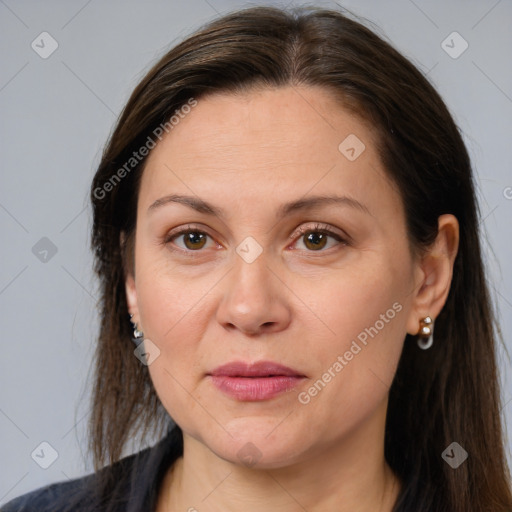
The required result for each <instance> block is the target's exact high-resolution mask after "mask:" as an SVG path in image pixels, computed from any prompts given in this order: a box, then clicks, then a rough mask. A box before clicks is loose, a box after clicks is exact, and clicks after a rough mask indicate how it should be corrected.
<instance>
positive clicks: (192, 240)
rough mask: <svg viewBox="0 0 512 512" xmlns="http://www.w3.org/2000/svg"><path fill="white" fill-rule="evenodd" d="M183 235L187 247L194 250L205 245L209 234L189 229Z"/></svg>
mask: <svg viewBox="0 0 512 512" xmlns="http://www.w3.org/2000/svg"><path fill="white" fill-rule="evenodd" d="M181 236H183V242H184V244H185V247H186V248H187V249H190V250H191V251H194V250H197V249H202V248H203V247H204V245H205V244H206V237H207V236H208V235H206V234H205V233H200V232H199V231H187V232H186V233H184V234H182V235H181Z"/></svg>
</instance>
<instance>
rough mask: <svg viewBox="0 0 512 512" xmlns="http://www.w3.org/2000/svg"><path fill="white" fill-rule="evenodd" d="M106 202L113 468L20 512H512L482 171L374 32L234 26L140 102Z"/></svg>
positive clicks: (99, 233) (198, 42) (176, 57)
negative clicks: (475, 169)
mask: <svg viewBox="0 0 512 512" xmlns="http://www.w3.org/2000/svg"><path fill="white" fill-rule="evenodd" d="M91 198H92V202H93V209H94V225H93V232H92V245H93V248H94V251H95V257H96V271H97V273H98V276H99V278H100V281H101V285H102V323H101V331H100V335H99V340H98V347H97V357H96V382H95V390H94V408H93V414H92V419H91V424H90V426H91V448H92V450H93V454H94V457H95V464H96V469H97V471H96V473H94V474H93V475H90V476H88V477H84V478H80V479H77V480H74V481H71V482H66V483H60V484H54V485H52V486H50V487H48V488H45V489H42V490H39V491H35V492H34V493H31V494H29V495H26V496H24V497H21V498H19V499H18V500H14V501H13V502H11V503H10V504H8V505H7V506H6V507H5V508H4V510H5V511H6V512H7V511H15V510H17V511H21V510H53V511H55V510H58V511H64V510H75V511H76V510H84V511H85V510H101V511H117V510H123V511H140V510H155V511H158V512H163V511H178V510H188V511H194V510H198V511H210V510H212V511H213V510H215V511H217V510H222V511H229V510H244V511H253V510H280V511H296V510H307V511H309V512H314V511H317V510H336V511H353V510H365V511H366V510H368V511H370V510H371V511H381V512H388V511H389V512H391V511H393V512H411V511H414V512H421V511H424V512H427V511H429V512H430V511H436V512H437V511H439V512H440V511H451V512H467V511H470V510H471V511H472V510H474V511H479V512H480V511H493V512H499V511H506V510H512V495H511V489H510V482H509V480H510V479H509V472H508V468H507V464H506V459H505V454H504V447H503V438H502V430H501V429H502V427H501V424H500V416H499V409H500V400H499V389H498V380H497V376H496V362H495V356H494V354H495V330H494V329H495V328H494V324H493V317H492V312H491V307H490V301H489V296H488V292H487V288H486V282H485V277H484V272H483V265H482V260H481V251H480V244H479V238H478V216H477V207H476V200H475V193H474V187H473V178H472V173H471V166H470V162H469V158H468V155H467V152H466V149H465V147H464V144H463V141H462V139H461V137H460V134H459V132H458V130H457V127H456V126H455V124H454V122H453V120H452V118H451V116H450V114H449V112H448V110H447V108H446V106H445V105H444V103H443V102H442V100H441V99H440V97H439V95H438V94H437V93H436V92H435V91H434V89H433V88H432V86H431V85H430V84H429V83H428V82H427V80H426V79H425V78H424V76H423V75H422V74H421V73H420V72H419V71H418V70H417V69H416V68H415V67H414V66H413V65H412V64H411V63H410V62H408V61H407V60H406V59H405V58H404V57H402V56H401V55H399V54H398V53H397V52H396V51H395V50H394V49H393V48H392V47H390V46H389V45H388V44H387V43H385V42H384V41H382V40H381V39H380V38H379V37H377V36H376V35H375V34H373V33H372V32H371V31H369V30H368V29H366V28H364V27H363V26H362V25H360V24H359V23H357V22H355V21H353V20H351V19H349V18H347V17H345V16H343V15H342V14H340V13H337V12H333V11H326V10H318V9H302V10H298V11H294V12H292V13H290V12H286V11H283V10H279V9H274V8H253V9H248V10H245V11H240V12H237V13H233V14H231V15H228V16H225V17H223V18H220V19H218V20H215V21H214V22H212V23H210V24H209V25H208V26H206V27H205V28H204V29H202V30H201V31H199V32H197V33H196V34H194V35H193V36H191V37H189V38H188V39H187V40H185V41H184V42H182V43H181V44H179V45H178V46H176V47H175V48H173V49H172V50H171V51H169V52H168V53H167V54H166V55H165V56H164V57H163V58H162V59H161V60H160V61H159V62H158V63H157V64H156V65H155V66H154V67H153V68H152V69H151V70H150V71H149V73H148V74H147V76H146V77H145V78H144V79H143V80H142V82H141V83H140V84H139V85H138V86H137V88H136V89H135V91H134V92H133V94H132V96H131V98H130V100H129V101H128V104H127V105H126V108H125V109H124V112H123V114H122V115H121V118H120V120H119V122H118V124H117V127H116V129H115V131H114V133H113V135H112V137H111V139H110V141H109V143H108V145H107V147H106V149H105V152H104V155H103V158H102V161H101V163H100V166H99V169H98V171H97V173H96V175H95V178H94V181H93V184H92V188H91ZM434 327H435V329H434ZM130 337H132V338H133V341H134V342H135V346H134V345H132V344H131V342H130ZM171 418H172V420H173V422H174V423H175V424H174V423H172V422H171ZM166 430H167V433H166V434H165V435H163V433H164V432H165V431H166ZM155 432H156V433H157V434H158V433H160V435H162V440H161V441H160V442H159V443H158V444H156V445H155V446H154V447H152V448H148V449H145V450H142V451H140V452H138V453H136V454H135V455H131V456H129V457H123V451H124V449H125V448H126V445H127V443H128V442H129V441H130V440H131V439H133V436H134V435H135V434H136V433H141V434H143V435H144V434H148V433H155ZM491 453H492V458H491V457H490V456H489V454H491ZM104 465H105V467H103V468H102V466H104ZM100 468H102V469H100Z"/></svg>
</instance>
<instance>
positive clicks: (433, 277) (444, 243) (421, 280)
mask: <svg viewBox="0 0 512 512" xmlns="http://www.w3.org/2000/svg"><path fill="white" fill-rule="evenodd" d="M458 248H459V222H458V221H457V218H456V217H455V216H454V215H451V214H445V215H441V216H440V217H439V219H438V233H437V237H436V239H435V241H434V243H433V244H432V245H431V246H430V247H429V248H428V249H427V250H426V252H425V253H424V254H423V255H422V256H421V257H420V258H419V260H418V262H417V268H416V271H415V276H416V279H415V283H416V286H415V288H414V294H415V296H414V299H413V303H412V308H411V313H410V315H409V319H408V322H407V332H408V333H409V334H412V335H416V334H417V333H418V329H419V322H420V320H421V319H422V318H424V317H426V316H431V317H432V318H433V320H434V321H435V319H436V318H437V316H438V315H439V313H440V312H441V310H442V309H443V306H444V304H445V302H446V299H447V298H448V293H449V291H450V285H451V282H452V275H453V264H454V261H455V257H456V256H457V251H458Z"/></svg>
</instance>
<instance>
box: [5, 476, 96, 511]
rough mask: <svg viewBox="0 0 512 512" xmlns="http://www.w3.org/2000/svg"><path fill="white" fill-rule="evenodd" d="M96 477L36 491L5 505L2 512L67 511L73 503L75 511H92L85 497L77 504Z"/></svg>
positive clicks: (52, 485) (49, 486)
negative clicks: (80, 496) (79, 497)
mask: <svg viewBox="0 0 512 512" xmlns="http://www.w3.org/2000/svg"><path fill="white" fill-rule="evenodd" d="M94 477H95V475H94V474H93V475H87V476H85V477H82V478H76V479H74V480H70V481H66V482H58V483H54V484H51V485H47V486H46V487H42V488H40V489H36V490H35V491H32V492H29V493H27V494H24V495H23V496H19V497H18V498H15V499H13V500H12V501H10V502H9V503H7V504H6V505H4V506H3V507H2V508H1V509H0V512H33V511H38V512H40V511H41V512H42V511H50V510H52V511H55V512H60V511H65V510H67V509H68V506H69V505H70V504H71V503H74V504H75V505H78V506H77V507H76V508H75V510H76V511H77V512H79V511H82V510H83V511H85V510H91V508H90V507H91V505H92V504H91V503H90V500H87V501H84V499H83V496H82V499H80V500H79V501H80V502H81V503H80V502H79V503H75V502H76V501H77V498H78V496H79V495H81V494H83V493H82V489H85V488H89V487H90V486H91V485H92V484H93V480H94Z"/></svg>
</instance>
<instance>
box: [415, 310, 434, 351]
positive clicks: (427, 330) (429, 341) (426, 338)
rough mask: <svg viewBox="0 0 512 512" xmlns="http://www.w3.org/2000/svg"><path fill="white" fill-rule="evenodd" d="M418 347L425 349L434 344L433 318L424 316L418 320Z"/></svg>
mask: <svg viewBox="0 0 512 512" xmlns="http://www.w3.org/2000/svg"><path fill="white" fill-rule="evenodd" d="M417 336H418V340H417V343H418V347H420V348H421V349H422V350H427V349H428V348H430V347H431V346H432V345H433V344H434V320H432V318H431V317H430V316H426V317H425V318H422V319H421V320H420V329H419V331H418V334H417Z"/></svg>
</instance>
